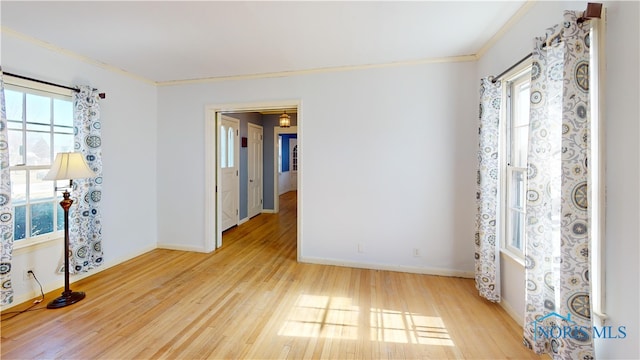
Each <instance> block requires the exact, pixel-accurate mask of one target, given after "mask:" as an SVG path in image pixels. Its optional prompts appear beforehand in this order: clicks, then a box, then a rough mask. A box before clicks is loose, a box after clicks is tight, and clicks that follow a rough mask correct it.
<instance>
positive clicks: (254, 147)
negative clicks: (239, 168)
mask: <svg viewBox="0 0 640 360" xmlns="http://www.w3.org/2000/svg"><path fill="white" fill-rule="evenodd" d="M248 128H249V129H248V130H249V134H248V136H249V141H248V144H247V151H248V153H249V156H248V161H247V165H248V174H247V177H248V191H247V194H248V196H247V201H248V206H247V215H248V217H249V218H252V217H254V216H256V215H258V214H260V213H261V212H262V191H263V188H262V187H263V184H262V166H263V164H262V163H263V152H262V148H263V140H262V133H263V131H262V126H259V125H255V124H248Z"/></svg>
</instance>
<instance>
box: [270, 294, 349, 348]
mask: <svg viewBox="0 0 640 360" xmlns="http://www.w3.org/2000/svg"><path fill="white" fill-rule="evenodd" d="M278 335H281V336H298V337H314V338H317V337H324V338H340V339H353V340H355V339H357V338H358V307H357V306H353V305H351V299H349V298H343V297H328V296H317V295H301V296H300V297H299V298H298V301H297V302H296V305H295V306H294V307H293V309H291V312H290V314H289V317H288V319H287V321H286V322H285V323H284V325H283V326H282V328H281V329H280V331H279V332H278Z"/></svg>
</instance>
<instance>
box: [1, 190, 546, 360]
mask: <svg viewBox="0 0 640 360" xmlns="http://www.w3.org/2000/svg"><path fill="white" fill-rule="evenodd" d="M280 207H281V213H280V214H262V215H259V216H257V217H255V218H254V219H252V220H251V221H249V222H247V223H245V224H243V225H241V226H239V227H236V228H233V229H230V230H229V231H228V232H226V233H225V235H224V238H223V241H224V245H223V247H222V248H221V249H219V250H218V251H216V252H215V253H212V254H201V253H192V252H181V251H172V250H154V251H151V252H149V253H147V254H144V255H142V256H140V257H137V258H135V259H133V260H131V261H128V262H125V263H123V264H120V265H117V266H115V267H113V268H110V269H107V270H105V271H103V272H101V273H98V274H96V275H94V276H91V277H88V278H86V279H84V280H80V281H78V282H76V283H74V284H72V286H71V288H72V289H74V290H76V291H85V292H86V293H87V297H86V299H84V300H82V301H81V302H79V303H77V304H74V305H72V306H69V307H66V308H62V309H56V310H46V309H44V310H38V311H31V312H25V313H22V314H19V315H17V316H15V317H13V318H10V319H9V317H10V316H9V315H10V314H3V316H2V318H3V321H2V325H1V330H2V342H1V345H2V350H1V355H2V359H49V358H61V359H205V358H209V359H240V358H247V359H285V358H287V359H303V358H313V359H320V358H323V359H381V358H385V359H386V358H388V359H448V358H458V359H459V358H467V359H471V358H482V359H506V358H511V359H513V358H519V359H538V358H541V357H539V356H536V355H535V354H533V353H531V352H529V351H528V350H527V349H525V348H524V346H523V345H522V344H521V338H522V330H521V329H520V327H519V326H518V325H517V324H516V323H515V322H514V321H513V320H512V319H511V318H510V317H509V315H507V314H506V313H505V312H504V311H503V310H502V308H500V306H498V305H496V304H492V303H490V302H487V301H484V300H483V299H481V298H480V297H479V296H478V295H477V292H476V290H475V287H474V284H473V281H472V280H470V279H459V278H447V277H438V276H427V275H419V274H407V273H399V272H389V271H377V270H365V269H353V268H345V267H336V266H323V265H313V264H299V263H297V262H296V193H295V192H290V193H287V194H284V195H283V196H282V197H281V199H280ZM60 291H61V290H57V291H54V292H52V293H49V294H46V299H45V302H44V303H43V304H46V303H47V302H48V301H50V300H51V299H53V298H55V297H57V296H58V295H59V293H60ZM29 305H30V303H26V304H22V305H20V306H18V307H15V308H13V309H11V310H19V309H21V308H26V307H28V306H29Z"/></svg>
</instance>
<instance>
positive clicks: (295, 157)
mask: <svg viewBox="0 0 640 360" xmlns="http://www.w3.org/2000/svg"><path fill="white" fill-rule="evenodd" d="M291 158H292V159H291V162H292V164H291V171H298V145H296V146H294V147H293V155H292V156H291Z"/></svg>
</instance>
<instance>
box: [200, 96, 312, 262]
mask: <svg viewBox="0 0 640 360" xmlns="http://www.w3.org/2000/svg"><path fill="white" fill-rule="evenodd" d="M293 107H295V108H297V121H298V126H297V127H296V128H297V129H298V132H297V133H298V145H299V148H302V142H303V127H302V102H301V101H300V100H282V101H269V102H254V103H229V104H214V105H207V106H205V144H204V147H205V156H204V158H205V189H204V193H205V208H204V216H205V222H204V226H205V229H204V230H205V234H204V235H205V239H204V243H205V244H204V245H205V250H206V251H207V252H212V251H214V250H215V249H216V244H222V231H221V230H220V223H221V214H220V198H219V196H218V193H217V187H218V186H219V184H220V171H219V169H218V163H217V158H218V153H217V150H216V144H217V141H216V139H217V138H216V134H217V133H216V132H217V130H216V129H217V128H219V125H218V121H219V120H220V118H221V113H223V112H251V111H262V110H278V109H290V108H293ZM278 129H280V128H279V127H275V128H274V133H275V132H277V131H278ZM276 140H277V138H276ZM276 147H277V141H276V143H275V144H274V148H276ZM277 156H278V154H277V153H276V161H275V162H274V172H275V173H276V175H275V176H277ZM302 156H303V154H302V152H298V162H299V165H298V206H297V214H298V218H297V224H298V226H297V227H298V233H297V234H296V235H297V236H296V237H297V240H298V241H297V246H296V248H297V259H298V260H300V249H301V247H302V241H303V238H302V227H303V222H302V219H303V217H302V215H303V211H302V208H303V207H302V203H303V197H302V195H303V194H304V193H303V191H302V190H303V188H304V183H303V179H304V177H303V168H304V161H303V159H302ZM276 183H277V182H276ZM277 194H278V193H277V191H276V192H274V206H275V205H277V204H278V196H277ZM214 219H215V220H214ZM211 220H214V221H211Z"/></svg>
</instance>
